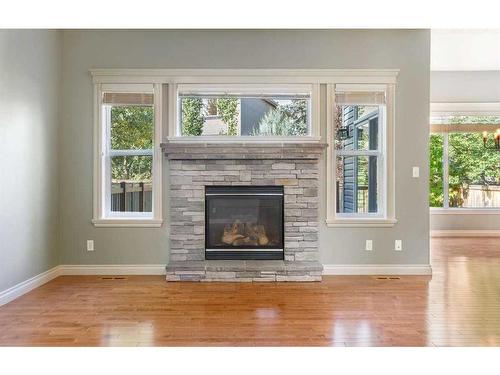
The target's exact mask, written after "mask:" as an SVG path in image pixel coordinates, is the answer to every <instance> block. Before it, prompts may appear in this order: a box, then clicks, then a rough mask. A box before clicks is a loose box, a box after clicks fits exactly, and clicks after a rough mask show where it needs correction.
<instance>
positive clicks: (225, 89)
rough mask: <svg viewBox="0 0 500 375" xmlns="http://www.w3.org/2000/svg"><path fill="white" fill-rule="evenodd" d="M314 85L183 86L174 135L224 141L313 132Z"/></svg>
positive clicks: (308, 135)
mask: <svg viewBox="0 0 500 375" xmlns="http://www.w3.org/2000/svg"><path fill="white" fill-rule="evenodd" d="M313 86H314V85H280V86H270V85H234V84H227V85H200V84H182V85H178V86H177V100H178V103H177V120H176V123H177V124H176V125H177V128H176V129H175V134H176V135H177V136H178V137H191V138H193V137H200V138H203V139H206V138H210V137H216V138H218V139H219V140H220V139H223V138H224V137H226V138H228V137H232V139H234V137H239V138H249V139H250V140H251V139H252V138H253V139H255V137H268V138H271V137H274V138H294V137H310V136H312V135H313V133H314V132H313V126H312V123H313V119H312V118H313V116H312V110H311V108H312V96H313V92H314V90H313Z"/></svg>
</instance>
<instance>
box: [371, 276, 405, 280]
mask: <svg viewBox="0 0 500 375" xmlns="http://www.w3.org/2000/svg"><path fill="white" fill-rule="evenodd" d="M400 279H401V278H400V277H399V276H377V280H400Z"/></svg>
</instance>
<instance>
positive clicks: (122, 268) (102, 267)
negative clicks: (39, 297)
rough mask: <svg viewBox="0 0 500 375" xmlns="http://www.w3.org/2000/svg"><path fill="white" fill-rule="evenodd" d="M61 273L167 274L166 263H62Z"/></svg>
mask: <svg viewBox="0 0 500 375" xmlns="http://www.w3.org/2000/svg"><path fill="white" fill-rule="evenodd" d="M59 270H60V273H59V274H60V275H165V273H166V272H165V265H164V264H62V265H60V266H59Z"/></svg>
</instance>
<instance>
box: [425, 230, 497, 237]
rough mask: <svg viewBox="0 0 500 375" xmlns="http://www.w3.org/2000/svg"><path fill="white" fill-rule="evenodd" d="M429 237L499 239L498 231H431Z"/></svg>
mask: <svg viewBox="0 0 500 375" xmlns="http://www.w3.org/2000/svg"><path fill="white" fill-rule="evenodd" d="M431 237H500V230H458V229H449V230H431Z"/></svg>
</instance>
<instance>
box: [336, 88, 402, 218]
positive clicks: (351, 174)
mask: <svg viewBox="0 0 500 375" xmlns="http://www.w3.org/2000/svg"><path fill="white" fill-rule="evenodd" d="M330 90H331V91H330V95H329V105H330V106H331V108H332V111H331V112H332V115H331V116H330V117H331V124H330V125H329V126H330V127H331V130H330V131H329V132H328V137H329V144H330V147H331V148H332V150H331V151H330V152H329V157H328V158H329V159H328V161H329V163H330V164H331V166H330V167H329V172H330V174H329V176H328V179H329V185H330V187H329V189H328V191H329V199H328V205H329V207H328V208H329V210H328V212H329V215H328V219H327V223H329V224H332V225H338V224H339V225H352V224H366V223H373V225H374V226H391V225H393V224H394V223H395V219H394V214H393V205H392V199H393V188H392V179H393V177H392V173H391V175H390V176H388V173H387V172H388V161H389V159H390V157H392V153H390V154H389V155H388V150H389V148H388V135H391V134H392V129H391V126H392V120H390V121H389V119H391V118H392V109H391V108H392V107H391V106H390V102H391V101H392V90H391V88H390V87H389V85H360V84H355V85H354V84H353V85H346V84H337V85H335V86H334V87H333V86H332V87H331V88H330ZM388 113H389V114H390V115H388ZM390 139H392V137H390ZM332 185H333V186H332ZM389 194H390V196H389Z"/></svg>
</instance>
